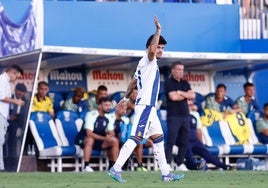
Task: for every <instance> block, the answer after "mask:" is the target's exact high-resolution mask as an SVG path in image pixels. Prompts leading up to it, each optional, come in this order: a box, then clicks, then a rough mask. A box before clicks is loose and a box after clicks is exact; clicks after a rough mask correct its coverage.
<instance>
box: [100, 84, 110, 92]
mask: <svg viewBox="0 0 268 188" xmlns="http://www.w3.org/2000/svg"><path fill="white" fill-rule="evenodd" d="M98 91H108V89H107V87H106V86H105V85H100V86H99V87H98Z"/></svg>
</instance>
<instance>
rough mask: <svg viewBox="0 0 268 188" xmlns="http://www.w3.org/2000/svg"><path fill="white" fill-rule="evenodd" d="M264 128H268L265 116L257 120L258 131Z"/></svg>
mask: <svg viewBox="0 0 268 188" xmlns="http://www.w3.org/2000/svg"><path fill="white" fill-rule="evenodd" d="M264 129H268V124H267V123H265V121H264V120H263V118H260V119H259V120H257V123H256V130H257V133H261V132H262V131H263V130H264Z"/></svg>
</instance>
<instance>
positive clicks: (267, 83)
mask: <svg viewBox="0 0 268 188" xmlns="http://www.w3.org/2000/svg"><path fill="white" fill-rule="evenodd" d="M267 75H268V69H266V70H261V71H257V72H256V73H255V74H254V77H253V82H254V84H255V88H256V99H257V101H258V103H259V105H260V108H261V109H262V107H263V105H264V104H265V103H267V102H268V79H267Z"/></svg>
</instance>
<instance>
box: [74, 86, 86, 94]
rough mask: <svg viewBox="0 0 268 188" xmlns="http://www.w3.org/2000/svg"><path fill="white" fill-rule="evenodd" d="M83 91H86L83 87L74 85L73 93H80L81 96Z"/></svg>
mask: <svg viewBox="0 0 268 188" xmlns="http://www.w3.org/2000/svg"><path fill="white" fill-rule="evenodd" d="M85 92H86V90H85V89H84V88H83V87H76V88H75V89H74V93H75V94H80V95H82V96H83V95H84V93H85Z"/></svg>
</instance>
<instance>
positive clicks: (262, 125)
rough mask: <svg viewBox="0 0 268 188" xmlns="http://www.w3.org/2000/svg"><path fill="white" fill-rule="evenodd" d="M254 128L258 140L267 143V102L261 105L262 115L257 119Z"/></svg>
mask: <svg viewBox="0 0 268 188" xmlns="http://www.w3.org/2000/svg"><path fill="white" fill-rule="evenodd" d="M256 130H257V133H258V137H259V140H260V142H261V143H263V144H268V103H265V104H264V106H263V117H262V118H260V119H258V120H257V124H256Z"/></svg>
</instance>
